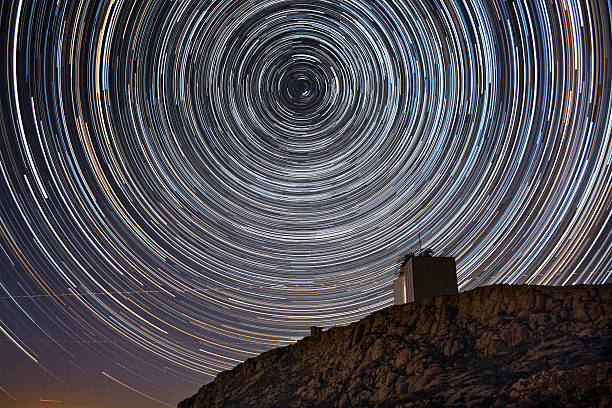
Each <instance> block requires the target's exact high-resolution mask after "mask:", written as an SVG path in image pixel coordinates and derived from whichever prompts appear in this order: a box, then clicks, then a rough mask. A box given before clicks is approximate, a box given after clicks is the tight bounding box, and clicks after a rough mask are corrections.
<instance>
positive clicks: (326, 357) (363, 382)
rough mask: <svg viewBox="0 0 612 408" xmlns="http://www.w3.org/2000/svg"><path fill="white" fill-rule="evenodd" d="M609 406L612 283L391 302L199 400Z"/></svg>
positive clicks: (192, 406)
mask: <svg viewBox="0 0 612 408" xmlns="http://www.w3.org/2000/svg"><path fill="white" fill-rule="evenodd" d="M369 406H371V407H430V406H431V407H435V406H452V407H470V406H478V407H490V406H493V407H496V406H497V407H506V406H515V407H571V406H574V407H610V406H612V285H605V286H573V287H545V286H504V285H496V286H488V287H482V288H477V289H474V290H471V291H469V292H464V293H461V294H459V295H456V296H440V297H434V298H430V299H426V300H424V301H421V302H416V303H412V304H407V305H401V306H392V307H389V308H386V309H383V310H380V311H378V312H375V313H373V314H372V315H370V316H368V317H366V318H364V319H362V320H360V321H359V322H356V323H353V324H351V325H349V326H345V327H337V328H332V329H330V330H327V331H325V332H323V333H321V334H318V335H315V336H309V337H305V338H304V339H302V340H300V341H298V342H297V343H296V344H293V345H290V346H287V347H282V348H278V349H275V350H272V351H269V352H266V353H263V354H261V355H260V356H258V357H256V358H252V359H249V360H247V361H245V362H244V363H242V364H239V365H238V366H236V367H235V368H234V369H232V370H230V371H225V372H222V373H220V374H219V375H218V376H217V378H216V379H215V381H213V382H212V383H210V384H207V385H205V386H203V387H202V388H201V389H200V390H199V392H198V393H197V394H196V395H194V396H192V397H191V398H188V399H186V400H184V401H182V402H180V403H179V404H178V407H179V408H202V407H369Z"/></svg>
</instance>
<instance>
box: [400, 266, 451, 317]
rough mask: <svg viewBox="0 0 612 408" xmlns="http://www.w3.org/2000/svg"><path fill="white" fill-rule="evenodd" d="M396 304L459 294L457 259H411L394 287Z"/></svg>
mask: <svg viewBox="0 0 612 408" xmlns="http://www.w3.org/2000/svg"><path fill="white" fill-rule="evenodd" d="M393 292H394V297H395V304H396V305H398V304H404V303H410V302H414V301H416V300H421V299H425V298H428V297H431V296H440V295H453V294H456V293H457V292H458V287H457V267H456V265H455V258H452V257H431V256H415V257H412V258H410V260H409V261H408V262H407V263H406V265H405V266H404V268H403V269H402V271H401V274H400V276H399V277H398V278H397V279H396V280H395V282H394V286H393Z"/></svg>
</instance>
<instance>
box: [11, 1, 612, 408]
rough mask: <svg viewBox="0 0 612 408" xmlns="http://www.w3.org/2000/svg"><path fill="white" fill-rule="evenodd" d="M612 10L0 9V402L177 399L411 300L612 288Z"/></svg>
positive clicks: (535, 6) (417, 5) (397, 5)
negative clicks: (431, 284)
mask: <svg viewBox="0 0 612 408" xmlns="http://www.w3.org/2000/svg"><path fill="white" fill-rule="evenodd" d="M610 9H611V4H610V2H609V1H606V0H593V1H589V0H584V1H580V2H579V1H574V0H567V1H561V0H559V1H549V0H520V1H519V0H517V1H497V0H472V1H461V0H457V1H454V2H453V1H450V0H448V1H443V2H436V1H418V0H342V1H341V0H334V1H324V0H312V1H300V0H297V1H276V0H267V1H259V0H258V1H248V0H239V1H233V0H220V1H188V0H175V1H161V0H159V1H158V0H148V1H132V0H130V1H123V0H115V1H98V0H90V1H85V0H70V1H68V0H57V1H55V0H42V1H34V2H32V1H27V0H15V1H13V2H10V1H6V2H3V3H2V10H1V13H2V14H1V16H0V19H1V30H0V51H1V52H0V61H1V66H0V68H1V69H0V78H1V81H2V82H1V84H0V97H1V110H0V115H1V120H0V126H1V128H0V131H1V134H2V139H1V145H0V243H1V246H0V248H1V249H2V251H0V407H3V408H4V407H6V408H8V407H58V408H60V407H61V408H66V407H75V408H77V407H94V408H97V407H100V408H102V407H105V408H107V407H117V408H120V407H163V406H175V405H176V403H177V402H178V401H179V400H181V399H183V398H185V397H187V396H189V395H191V394H193V393H194V392H195V391H196V390H197V389H198V388H199V387H200V386H201V385H202V384H204V383H206V382H209V381H211V380H212V379H213V378H214V376H215V374H216V373H218V372H219V371H222V370H226V369H229V368H231V367H233V366H235V365H236V364H238V363H239V362H241V361H243V360H244V359H246V358H249V357H253V356H256V355H257V354H259V353H261V352H262V351H264V350H267V349H270V348H273V347H277V346H283V345H287V344H290V343H292V342H295V341H296V340H297V339H300V338H302V337H304V336H305V335H306V334H307V333H308V327H309V326H312V325H319V326H324V327H329V326H334V325H343V324H347V323H349V322H353V321H356V320H359V319H360V318H362V317H364V316H366V315H368V314H370V313H371V312H373V311H375V310H378V309H381V308H384V307H386V306H390V305H391V304H392V281H393V279H394V278H395V276H396V274H397V271H398V268H399V260H401V258H402V257H403V255H404V254H405V253H407V252H410V251H414V250H415V249H418V248H419V237H420V241H421V246H422V247H423V248H432V249H433V251H434V254H436V255H452V256H455V257H456V260H457V272H458V283H459V289H460V290H468V289H471V288H474V287H477V286H483V285H490V284H498V283H506V284H534V285H535V284H537V285H574V284H602V283H605V282H608V283H610V282H612V219H611V204H612V167H611V161H612V136H611V133H612V115H611V113H612V97H611V86H612V85H611V84H612V40H611V38H612V32H611V25H610Z"/></svg>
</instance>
